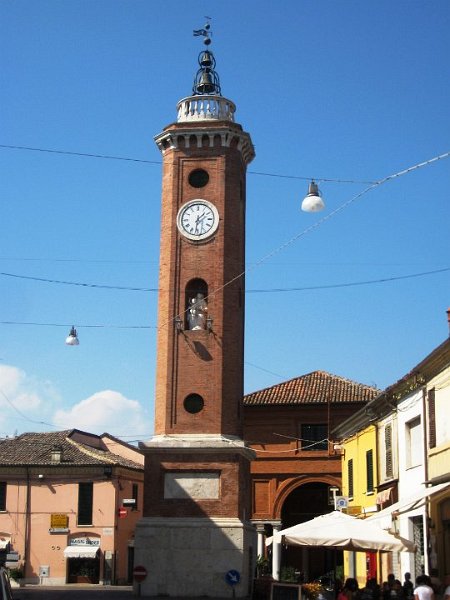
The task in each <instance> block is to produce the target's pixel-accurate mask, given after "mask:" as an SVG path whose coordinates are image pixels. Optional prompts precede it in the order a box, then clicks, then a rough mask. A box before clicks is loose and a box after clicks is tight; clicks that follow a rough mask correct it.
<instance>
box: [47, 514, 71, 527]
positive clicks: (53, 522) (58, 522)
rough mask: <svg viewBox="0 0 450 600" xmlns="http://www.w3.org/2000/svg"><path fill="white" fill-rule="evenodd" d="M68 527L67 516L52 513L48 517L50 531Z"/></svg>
mask: <svg viewBox="0 0 450 600" xmlns="http://www.w3.org/2000/svg"><path fill="white" fill-rule="evenodd" d="M68 527H69V515H65V514H62V513H53V514H51V515H50V529H53V530H55V529H67V528H68Z"/></svg>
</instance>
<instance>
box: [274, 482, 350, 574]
mask: <svg viewBox="0 0 450 600" xmlns="http://www.w3.org/2000/svg"><path fill="white" fill-rule="evenodd" d="M330 501H331V498H330V491H329V485H328V484H326V483H321V482H311V483H305V484H304V485H300V486H298V487H296V488H295V489H294V490H293V491H292V492H291V493H290V494H289V496H287V498H286V499H285V501H284V502H283V506H282V509H281V521H282V528H283V529H285V528H286V527H292V526H293V525H297V524H298V523H304V522H305V521H309V520H310V519H314V517H318V516H319V515H323V514H326V513H329V512H330V511H332V510H333V504H332V503H331V504H330ZM339 565H342V552H341V551H336V550H332V549H327V548H312V547H308V546H283V548H282V553H281V569H283V568H284V567H294V568H295V570H296V571H298V572H299V573H301V574H302V576H303V578H304V580H305V581H312V580H314V579H316V578H318V577H320V576H322V575H327V574H330V573H331V572H333V571H334V569H335V566H339Z"/></svg>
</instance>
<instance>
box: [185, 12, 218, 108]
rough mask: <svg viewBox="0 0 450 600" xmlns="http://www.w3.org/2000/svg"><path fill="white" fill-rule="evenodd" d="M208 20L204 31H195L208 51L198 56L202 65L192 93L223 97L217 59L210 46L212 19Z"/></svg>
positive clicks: (208, 18)
mask: <svg viewBox="0 0 450 600" xmlns="http://www.w3.org/2000/svg"><path fill="white" fill-rule="evenodd" d="M205 18H206V19H207V22H206V24H205V25H204V26H203V28H202V29H194V32H193V33H194V36H196V37H198V36H202V37H203V43H204V44H205V46H206V50H203V51H202V52H200V54H199V55H198V64H199V65H200V68H199V70H198V71H197V74H196V76H195V79H194V86H193V88H192V93H193V95H194V96H204V95H214V96H221V95H222V94H221V91H220V80H219V76H218V74H217V73H216V71H215V66H216V59H215V58H214V55H213V53H212V52H211V50H209V49H208V46H209V45H210V44H211V34H212V32H211V24H210V22H209V21H210V20H211V18H210V17H205Z"/></svg>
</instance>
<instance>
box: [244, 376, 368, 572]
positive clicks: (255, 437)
mask: <svg viewBox="0 0 450 600" xmlns="http://www.w3.org/2000/svg"><path fill="white" fill-rule="evenodd" d="M378 393H379V390H377V389H375V388H373V387H370V386H366V385H363V384H360V383H357V382H354V381H350V380H348V379H345V378H344V377H339V376H336V375H331V374H330V373H326V372H324V371H315V372H313V373H309V374H307V375H304V376H302V377H297V378H295V379H292V380H289V381H286V382H283V383H281V384H279V385H275V386H272V387H270V388H267V389H263V390H259V391H257V392H254V393H251V394H248V395H246V396H244V402H243V404H244V439H245V440H246V442H247V444H248V445H249V446H250V447H251V448H252V449H253V450H254V451H255V453H256V459H255V460H254V461H253V462H252V463H251V476H252V521H253V522H254V523H255V525H256V527H257V531H258V549H257V552H258V555H259V556H264V555H265V554H266V551H265V547H264V541H265V539H266V537H267V536H271V535H272V533H273V531H274V530H275V531H278V530H280V529H284V528H286V527H290V526H291V525H295V524H297V523H302V522H304V521H307V520H309V519H312V518H314V517H316V516H318V515H320V514H324V513H327V512H330V511H331V510H333V507H334V497H335V496H336V495H339V493H340V490H341V486H342V483H341V449H340V447H339V446H337V447H335V445H334V444H333V443H332V442H331V441H330V440H331V435H330V431H332V430H333V429H334V428H335V427H336V426H337V425H338V424H339V423H341V422H342V421H344V420H346V419H348V418H349V417H350V415H352V414H354V413H355V412H356V411H358V410H359V409H360V408H361V407H363V406H365V405H366V404H367V402H369V401H370V400H372V399H373V398H374V397H375V396H377V395H378ZM270 559H271V563H272V569H271V570H272V575H273V577H274V578H275V579H279V577H280V575H281V570H282V569H283V568H285V567H294V568H295V569H296V570H297V571H299V572H301V573H302V574H303V576H304V577H305V579H314V578H315V577H318V576H320V575H323V574H325V573H327V572H328V571H331V570H332V569H333V563H334V555H333V553H332V552H331V551H327V550H324V549H319V548H318V549H309V550H306V549H299V548H294V547H287V548H282V547H281V545H279V544H273V545H272V550H271V556H270Z"/></svg>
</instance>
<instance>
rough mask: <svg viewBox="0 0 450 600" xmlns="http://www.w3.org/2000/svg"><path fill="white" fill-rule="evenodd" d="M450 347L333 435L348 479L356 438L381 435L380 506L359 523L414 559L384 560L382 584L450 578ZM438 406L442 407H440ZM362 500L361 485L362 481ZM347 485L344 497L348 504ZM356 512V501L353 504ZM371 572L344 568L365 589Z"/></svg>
mask: <svg viewBox="0 0 450 600" xmlns="http://www.w3.org/2000/svg"><path fill="white" fill-rule="evenodd" d="M449 373H450V340H448V339H447V340H446V341H445V342H443V343H442V344H441V345H439V346H438V347H437V348H436V349H435V350H433V351H432V352H431V353H430V354H429V355H428V356H427V357H426V358H424V359H423V360H422V361H421V362H420V363H419V364H418V365H416V366H415V367H414V368H413V369H412V370H411V371H410V372H408V373H407V374H406V375H405V376H404V377H402V378H401V379H399V380H398V381H397V382H396V383H394V384H393V385H391V386H389V387H388V388H386V390H384V391H383V392H382V393H381V394H380V395H379V396H377V397H376V398H375V399H374V400H372V401H371V402H369V403H368V405H367V406H366V407H365V408H364V409H363V410H362V411H360V412H359V413H356V414H355V415H354V416H353V417H351V418H350V419H348V420H347V421H345V422H344V423H342V424H341V425H340V426H339V427H337V428H336V429H335V431H334V432H333V434H334V435H335V437H336V439H337V440H339V442H340V443H341V445H342V446H343V449H344V454H343V465H342V469H343V473H346V472H348V471H349V468H351V467H350V466H349V461H350V460H352V453H351V447H352V444H353V441H354V438H355V437H356V436H359V435H362V434H363V433H364V432H365V431H367V429H368V428H369V427H370V428H374V429H375V430H376V432H377V433H376V439H377V443H376V444H375V447H374V449H375V452H376V457H375V459H374V462H376V465H377V473H378V475H377V479H376V481H375V486H376V490H375V491H376V495H375V499H376V502H375V503H374V505H373V506H371V507H365V509H364V511H362V513H361V516H362V517H363V518H368V519H369V520H371V521H373V522H375V523H377V524H378V525H379V526H381V527H383V528H384V529H388V530H390V531H391V532H393V533H397V534H399V535H401V536H402V537H404V538H406V539H408V540H410V541H412V542H414V543H415V545H416V548H417V551H416V552H415V553H401V554H393V553H389V554H383V556H382V558H381V560H380V562H379V564H378V576H379V578H381V579H386V578H387V575H388V573H394V575H395V576H396V577H397V578H398V579H400V580H403V579H402V578H403V577H404V574H405V573H406V572H409V573H411V576H412V578H413V580H414V579H415V578H416V577H417V576H418V575H421V574H423V573H426V574H428V575H430V576H431V577H433V578H434V579H435V581H436V582H439V581H440V582H444V581H445V580H447V579H449V578H450V569H449V559H450V547H449V542H448V534H449V531H450V518H449V517H450V514H449V507H450V468H449V465H450V461H449V460H448V459H449V456H450V455H449V449H450V445H449V441H450V438H449V434H448V431H449V429H448V406H449V404H448V403H449V400H450V390H449ZM436 399H437V400H436ZM355 485H358V486H359V487H360V488H361V489H360V493H364V486H365V482H364V479H363V480H362V481H361V480H359V479H358V480H357V482H356V484H355ZM351 491H352V490H351V489H350V487H349V485H348V484H347V483H346V482H345V481H344V486H343V493H344V494H346V495H348V496H349V500H350V498H351ZM350 506H351V501H350ZM366 567H367V564H366V565H364V564H363V562H361V564H360V565H359V566H358V565H357V566H356V568H355V571H354V572H352V569H351V568H350V566H349V565H347V572H346V574H347V575H354V576H357V577H358V580H359V581H360V583H365V580H366V577H367V575H368V571H367V568H366Z"/></svg>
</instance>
